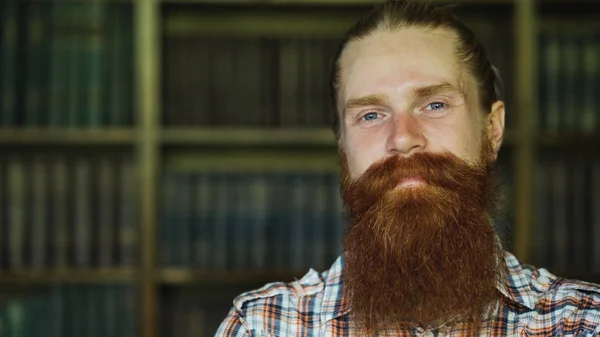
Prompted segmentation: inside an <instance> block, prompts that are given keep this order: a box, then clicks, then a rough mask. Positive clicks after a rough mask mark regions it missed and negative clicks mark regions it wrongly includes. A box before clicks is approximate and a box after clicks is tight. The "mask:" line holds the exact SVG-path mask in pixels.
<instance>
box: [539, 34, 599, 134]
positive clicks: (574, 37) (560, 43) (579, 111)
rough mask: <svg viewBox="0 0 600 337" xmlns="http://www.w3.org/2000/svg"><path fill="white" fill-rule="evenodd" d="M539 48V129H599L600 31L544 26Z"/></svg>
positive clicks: (588, 130)
mask: <svg viewBox="0 0 600 337" xmlns="http://www.w3.org/2000/svg"><path fill="white" fill-rule="evenodd" d="M539 50H540V53H539V54H540V59H539V74H540V81H539V85H540V87H539V95H540V98H539V102H540V105H539V116H538V118H539V127H540V129H541V130H543V131H550V132H584V133H590V132H597V131H598V130H600V110H599V109H598V104H600V98H599V97H600V96H599V95H598V94H599V93H600V33H599V32H598V31H594V30H589V31H586V32H579V33H576V32H570V31H568V30H558V29H557V30H552V29H547V30H546V31H544V33H543V34H541V35H540V46H539Z"/></svg>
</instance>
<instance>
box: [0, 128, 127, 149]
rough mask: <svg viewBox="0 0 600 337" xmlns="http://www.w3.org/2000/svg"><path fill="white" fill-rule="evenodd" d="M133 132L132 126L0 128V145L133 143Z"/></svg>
mask: <svg viewBox="0 0 600 337" xmlns="http://www.w3.org/2000/svg"><path fill="white" fill-rule="evenodd" d="M135 134H136V132H135V131H134V129H133V128H123V129H121V128H119V129H116V128H115V129H97V130H93V129H88V130H78V129H50V128H39V129H34V128H23V129H16V128H11V129H2V128H0V145H133V143H134V140H135Z"/></svg>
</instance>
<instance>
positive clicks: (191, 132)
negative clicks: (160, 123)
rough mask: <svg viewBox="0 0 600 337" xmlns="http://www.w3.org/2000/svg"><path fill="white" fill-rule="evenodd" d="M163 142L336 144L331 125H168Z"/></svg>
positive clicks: (283, 144) (267, 144) (194, 143)
mask: <svg viewBox="0 0 600 337" xmlns="http://www.w3.org/2000/svg"><path fill="white" fill-rule="evenodd" d="M161 139H162V143H163V144H164V145H195V146H203V145H206V146H223V145H226V146H257V145H265V146H293V145H302V146H319V147H335V146H336V140H335V137H334V136H333V131H331V130H330V129H329V128H319V129H304V130H303V129H247V128H210V129H209V128H168V129H165V130H164V131H163V132H162V137H161Z"/></svg>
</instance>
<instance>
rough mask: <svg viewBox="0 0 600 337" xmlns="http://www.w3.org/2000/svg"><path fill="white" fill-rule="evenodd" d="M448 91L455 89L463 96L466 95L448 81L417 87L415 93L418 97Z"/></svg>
mask: <svg viewBox="0 0 600 337" xmlns="http://www.w3.org/2000/svg"><path fill="white" fill-rule="evenodd" d="M448 91H455V92H457V93H459V94H460V95H461V96H463V97H464V96H465V95H464V93H463V92H462V91H461V90H459V89H458V88H457V87H456V86H454V85H452V84H450V83H447V82H445V83H441V84H435V85H428V86H425V87H420V88H416V89H415V90H414V95H415V96H417V97H427V96H431V95H435V94H439V93H442V92H448Z"/></svg>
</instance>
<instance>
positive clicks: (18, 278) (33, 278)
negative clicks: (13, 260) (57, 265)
mask: <svg viewBox="0 0 600 337" xmlns="http://www.w3.org/2000/svg"><path fill="white" fill-rule="evenodd" d="M135 275H136V272H135V270H134V269H95V268H90V269H88V270H39V271H32V270H23V271H10V270H0V284H13V285H22V284H41V285H44V284H52V283H133V282H135V281H136V278H135Z"/></svg>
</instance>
